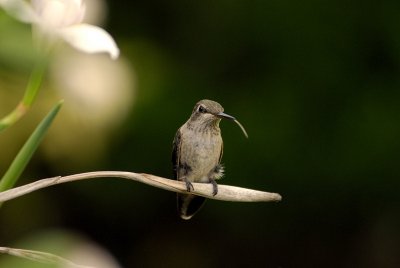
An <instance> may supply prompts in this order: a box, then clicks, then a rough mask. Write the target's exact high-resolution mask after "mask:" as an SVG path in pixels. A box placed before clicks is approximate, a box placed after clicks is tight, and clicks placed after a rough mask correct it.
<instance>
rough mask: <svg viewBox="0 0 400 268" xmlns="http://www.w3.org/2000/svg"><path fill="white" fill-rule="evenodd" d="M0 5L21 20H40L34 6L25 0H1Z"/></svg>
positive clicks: (30, 21)
mask: <svg viewBox="0 0 400 268" xmlns="http://www.w3.org/2000/svg"><path fill="white" fill-rule="evenodd" d="M0 7H2V8H3V9H4V10H5V11H6V12H7V13H8V14H10V15H11V16H13V17H14V18H16V19H17V20H19V21H22V22H25V23H36V22H38V21H39V18H38V16H37V14H36V12H35V11H34V10H33V8H32V6H31V5H29V4H28V3H27V2H26V1H24V0H0Z"/></svg>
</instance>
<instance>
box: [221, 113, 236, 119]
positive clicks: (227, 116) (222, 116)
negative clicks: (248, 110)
mask: <svg viewBox="0 0 400 268" xmlns="http://www.w3.org/2000/svg"><path fill="white" fill-rule="evenodd" d="M216 116H218V117H220V118H225V119H229V120H232V121H235V120H236V119H235V117H233V116H231V115H229V114H226V113H217V114H216Z"/></svg>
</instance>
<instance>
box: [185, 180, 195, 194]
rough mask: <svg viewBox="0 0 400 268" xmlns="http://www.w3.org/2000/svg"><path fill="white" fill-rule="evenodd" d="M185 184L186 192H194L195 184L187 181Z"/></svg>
mask: <svg viewBox="0 0 400 268" xmlns="http://www.w3.org/2000/svg"><path fill="white" fill-rule="evenodd" d="M185 183H186V191H188V192H190V191H194V187H193V184H192V183H191V182H190V181H188V180H186V181H185Z"/></svg>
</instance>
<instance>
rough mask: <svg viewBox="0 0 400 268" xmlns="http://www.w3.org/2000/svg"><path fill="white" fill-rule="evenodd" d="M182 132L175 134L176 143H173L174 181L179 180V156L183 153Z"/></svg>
mask: <svg viewBox="0 0 400 268" xmlns="http://www.w3.org/2000/svg"><path fill="white" fill-rule="evenodd" d="M181 135H182V134H181V130H180V129H178V131H177V132H176V134H175V138H174V141H173V143H172V168H173V172H174V179H175V180H177V179H178V166H179V156H180V151H181Z"/></svg>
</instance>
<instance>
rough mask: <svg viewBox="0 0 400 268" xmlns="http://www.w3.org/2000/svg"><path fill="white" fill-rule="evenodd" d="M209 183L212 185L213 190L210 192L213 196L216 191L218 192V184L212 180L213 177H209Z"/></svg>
mask: <svg viewBox="0 0 400 268" xmlns="http://www.w3.org/2000/svg"><path fill="white" fill-rule="evenodd" d="M210 183H211V184H212V186H213V192H212V194H213V196H216V195H217V193H218V184H217V182H216V181H215V180H213V179H210Z"/></svg>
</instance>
